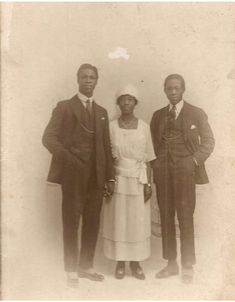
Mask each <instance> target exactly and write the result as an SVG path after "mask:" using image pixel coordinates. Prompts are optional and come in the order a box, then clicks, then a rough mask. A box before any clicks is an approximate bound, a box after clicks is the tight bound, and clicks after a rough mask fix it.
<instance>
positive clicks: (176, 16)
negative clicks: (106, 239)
mask: <svg viewBox="0 0 235 302" xmlns="http://www.w3.org/2000/svg"><path fill="white" fill-rule="evenodd" d="M2 12H3V20H2V25H3V34H2V39H3V41H2V55H3V56H2V59H3V62H2V80H3V81H2V148H3V157H2V195H3V203H2V215H3V218H2V221H3V232H4V233H3V260H4V259H5V260H6V261H5V262H4V265H3V271H4V273H5V275H4V282H5V284H6V288H8V286H9V284H8V282H11V283H13V284H11V287H12V288H13V287H14V286H15V288H17V284H14V279H12V278H11V277H12V276H13V274H14V269H15V267H16V266H17V267H18V269H19V270H21V269H24V267H25V257H27V255H28V256H29V255H30V256H29V257H28V258H27V268H28V271H30V270H31V271H33V269H34V265H35V263H36V262H37V263H39V264H40V263H41V262H42V259H46V254H47V253H50V250H53V251H54V250H55V249H56V248H57V246H56V245H58V244H59V243H58V242H60V241H59V240H60V238H61V218H60V215H61V214H60V190H59V188H57V187H48V186H46V183H45V178H46V176H47V171H48V166H49V161H50V156H49V154H48V152H47V150H46V149H44V148H43V147H42V144H41V136H42V133H43V130H44V128H45V126H46V124H47V122H48V120H49V117H50V115H51V111H52V109H53V108H54V106H55V105H56V103H57V102H58V101H59V100H62V99H66V98H70V97H71V96H73V95H74V94H75V93H76V92H77V84H76V76H75V75H76V71H77V69H78V67H79V65H80V64H82V63H84V62H90V63H92V64H94V65H96V66H97V67H98V69H99V75H100V78H99V83H98V86H97V89H96V99H97V102H98V103H100V104H101V105H103V106H104V107H106V108H107V109H108V111H109V115H110V118H112V117H113V116H114V115H115V113H116V110H117V108H116V106H115V104H114V103H115V100H114V95H115V91H116V89H117V88H118V87H119V86H120V85H122V84H126V83H127V82H132V83H134V84H135V85H137V87H138V88H139V90H140V95H141V97H140V104H139V105H138V108H137V114H138V116H139V117H141V118H143V119H144V120H145V121H146V122H150V118H151V116H152V113H153V111H154V110H156V109H159V108H161V107H162V106H164V105H165V104H167V100H166V97H165V95H164V93H163V89H162V87H163V81H164V78H165V77H166V76H167V75H168V74H170V73H180V74H182V75H183V76H184V78H185V80H186V93H185V99H186V100H188V101H189V102H190V103H192V104H194V105H196V106H200V107H202V108H203V109H204V110H205V111H206V112H207V113H208V115H209V121H210V124H211V126H212V128H213V131H214V134H215V137H216V149H215V151H214V153H213V155H212V156H211V158H210V159H209V160H208V162H207V170H208V173H209V176H210V179H211V184H210V185H208V186H207V187H205V189H202V188H199V202H198V213H197V216H198V217H199V219H201V220H202V221H204V224H203V226H204V225H207V226H210V231H211V230H212V234H213V235H215V234H217V235H216V236H217V237H216V236H215V237H213V238H216V239H215V241H214V242H216V246H219V245H220V244H223V242H221V240H220V239H221V238H227V237H226V236H230V235H231V232H232V231H231V230H232V228H231V223H230V222H231V221H232V214H231V210H230V206H231V196H232V194H233V193H234V189H233V186H232V182H233V178H232V175H231V173H232V172H231V169H230V167H231V165H232V164H234V155H233V152H232V151H233V150H234V144H233V142H234V138H235V135H234V130H235V128H234V126H233V125H232V120H233V119H234V92H235V89H234V79H235V60H234V53H235V52H234V50H235V44H234V43H235V38H234V37H235V35H234V4H225V3H224V4H222V3H213V4H205V3H201V4H199V3H196V4H193V3H184V4H179V3H170V4H167V3H148V4H143V3H131V4H124V3H123V4H121V3H103V4H98V3H95V4H94V3H93V4H86V3H70V4H68V3H57V4H56V3H53V4H52V3H51V4H48V3H41V4H40V3H27V4H26V3H17V4H11V3H9V4H3V7H2ZM118 46H120V47H124V48H126V49H127V51H128V54H129V55H130V57H129V59H128V60H124V59H116V60H112V59H110V58H109V57H108V54H109V53H110V52H112V51H113V50H114V49H115V48H116V47H118ZM210 218H211V219H210ZM224 223H225V225H226V227H224ZM226 223H227V224H226ZM197 225H200V224H199V223H198V222H197ZM204 231H205V230H204ZM204 231H202V233H203V232H204ZM224 236H225V237H224ZM226 242H227V241H225V239H224V244H226ZM42 246H46V247H47V249H42ZM59 248H60V247H59ZM43 253H45V255H44V254H43ZM9 295H10V294H9ZM13 296H14V294H13Z"/></svg>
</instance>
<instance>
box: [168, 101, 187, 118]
mask: <svg viewBox="0 0 235 302" xmlns="http://www.w3.org/2000/svg"><path fill="white" fill-rule="evenodd" d="M183 106H184V101H183V100H181V101H179V103H177V104H176V105H175V108H176V117H175V119H177V117H178V116H179V114H180V111H181V110H182V108H183ZM172 107H173V105H172V104H171V103H169V111H171V109H172Z"/></svg>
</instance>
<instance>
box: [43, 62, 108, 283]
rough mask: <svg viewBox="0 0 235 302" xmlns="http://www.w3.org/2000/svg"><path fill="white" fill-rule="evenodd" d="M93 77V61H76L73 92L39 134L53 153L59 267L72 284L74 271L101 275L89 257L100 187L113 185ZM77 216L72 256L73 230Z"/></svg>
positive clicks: (104, 117)
mask: <svg viewBox="0 0 235 302" xmlns="http://www.w3.org/2000/svg"><path fill="white" fill-rule="evenodd" d="M97 81H98V71H97V68H96V67H95V66H92V65H90V64H83V65H81V66H80V68H79V70H78V72H77V82H78V85H79V91H78V94H76V95H75V96H73V97H72V98H71V99H69V100H65V101H61V102H59V103H58V104H57V106H56V108H55V109H54V110H53V113H52V116H51V119H50V121H49V124H48V125H47V127H46V129H45V132H44V134H43V139H42V142H43V145H44V146H45V147H46V148H47V149H48V150H49V152H50V153H52V155H53V157H52V162H51V167H50V170H49V175H48V181H49V182H55V183H59V184H61V188H62V196H63V198H62V216H63V239H64V267H65V271H66V272H67V277H68V284H69V285H70V286H73V287H77V285H78V276H79V277H83V278H88V279H90V280H94V281H102V280H103V276H102V275H100V274H98V273H96V272H95V271H94V268H93V258H94V253H95V246H96V241H97V236H98V231H99V223H100V211H101V207H102V198H103V193H104V187H106V190H107V193H108V194H112V193H113V190H114V170H113V163H112V154H111V145H110V137H109V120H108V114H107V111H106V110H105V109H104V108H103V107H101V106H99V105H98V104H97V103H96V102H95V101H94V98H93V91H94V89H95V86H96V84H97ZM81 216H82V222H83V223H82V237H81V250H80V259H79V261H78V236H77V233H78V226H79V219H80V217H81ZM78 262H79V265H78ZM78 267H79V268H78Z"/></svg>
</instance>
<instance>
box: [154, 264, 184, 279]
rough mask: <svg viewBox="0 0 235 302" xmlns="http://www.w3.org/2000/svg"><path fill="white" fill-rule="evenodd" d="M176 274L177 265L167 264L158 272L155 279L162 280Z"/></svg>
mask: <svg viewBox="0 0 235 302" xmlns="http://www.w3.org/2000/svg"><path fill="white" fill-rule="evenodd" d="M178 274H179V267H178V264H177V263H174V264H168V265H167V266H166V267H164V268H163V269H162V270H160V272H158V273H157V274H156V276H155V277H156V278H157V279H164V278H169V277H171V276H174V275H178Z"/></svg>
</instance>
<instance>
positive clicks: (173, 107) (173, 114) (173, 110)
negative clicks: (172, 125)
mask: <svg viewBox="0 0 235 302" xmlns="http://www.w3.org/2000/svg"><path fill="white" fill-rule="evenodd" d="M169 115H170V117H171V118H172V119H174V120H175V118H176V106H175V105H173V106H172V108H171V110H170V112H169Z"/></svg>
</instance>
